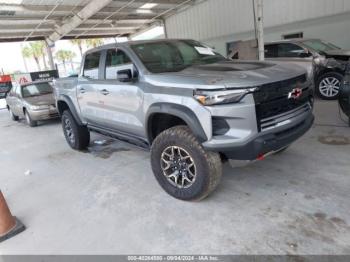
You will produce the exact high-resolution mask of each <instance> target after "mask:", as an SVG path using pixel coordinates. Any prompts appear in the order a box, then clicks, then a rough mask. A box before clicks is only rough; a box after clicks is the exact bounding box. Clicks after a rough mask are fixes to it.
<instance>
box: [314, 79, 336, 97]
mask: <svg viewBox="0 0 350 262" xmlns="http://www.w3.org/2000/svg"><path fill="white" fill-rule="evenodd" d="M339 88H340V81H339V80H338V79H337V78H335V77H326V78H324V79H323V80H322V81H321V82H320V85H319V90H320V93H321V95H323V96H325V97H330V98H331V97H335V96H337V95H338V93H339Z"/></svg>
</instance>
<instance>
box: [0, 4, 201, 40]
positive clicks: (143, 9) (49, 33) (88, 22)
mask: <svg viewBox="0 0 350 262" xmlns="http://www.w3.org/2000/svg"><path fill="white" fill-rule="evenodd" d="M194 2H196V0H151V1H150V0H0V41H6V42H7V41H8V42H10V41H29V40H44V39H46V40H49V41H51V42H54V41H56V40H58V39H72V38H91V37H115V36H128V35H130V34H134V33H136V32H138V31H140V30H143V29H145V28H147V27H148V26H150V25H151V24H154V23H157V22H160V23H161V22H162V19H163V18H164V17H167V16H170V15H172V14H174V13H176V12H177V11H178V10H180V9H184V8H187V7H189V6H191V5H193V4H194ZM145 4H148V6H144V5H145Z"/></svg>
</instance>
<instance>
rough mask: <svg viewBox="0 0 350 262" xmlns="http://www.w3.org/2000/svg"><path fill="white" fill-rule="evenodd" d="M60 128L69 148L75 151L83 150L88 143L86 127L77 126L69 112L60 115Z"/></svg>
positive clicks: (88, 136) (88, 133) (88, 135)
mask: <svg viewBox="0 0 350 262" xmlns="http://www.w3.org/2000/svg"><path fill="white" fill-rule="evenodd" d="M62 128H63V132H64V136H65V138H66V140H67V142H68V144H69V146H70V147H71V148H73V149H75V150H84V149H86V148H87V147H88V146H89V143H90V132H89V129H88V128H87V127H86V126H83V125H79V124H78V123H77V121H76V120H75V119H74V117H73V116H72V114H71V112H70V111H69V110H66V111H64V112H63V114H62Z"/></svg>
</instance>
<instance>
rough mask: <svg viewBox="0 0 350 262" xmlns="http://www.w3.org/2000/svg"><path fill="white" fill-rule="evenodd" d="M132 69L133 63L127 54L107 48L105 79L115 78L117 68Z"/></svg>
mask: <svg viewBox="0 0 350 262" xmlns="http://www.w3.org/2000/svg"><path fill="white" fill-rule="evenodd" d="M125 69H131V70H132V69H133V64H132V61H131V59H130V58H129V57H128V55H127V54H126V53H125V52H124V51H122V50H116V49H110V50H107V57H106V79H117V73H118V71H119V70H125Z"/></svg>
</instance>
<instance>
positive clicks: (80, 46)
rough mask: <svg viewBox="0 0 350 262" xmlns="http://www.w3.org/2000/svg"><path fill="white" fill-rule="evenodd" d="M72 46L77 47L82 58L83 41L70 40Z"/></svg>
mask: <svg viewBox="0 0 350 262" xmlns="http://www.w3.org/2000/svg"><path fill="white" fill-rule="evenodd" d="M70 41H71V43H72V44H73V45H76V46H78V48H79V51H80V56H81V57H83V43H84V40H83V39H72V40H70Z"/></svg>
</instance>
